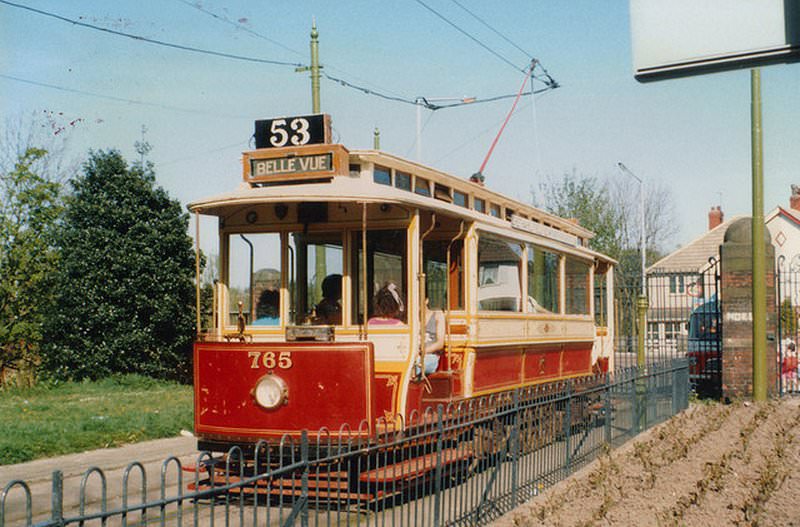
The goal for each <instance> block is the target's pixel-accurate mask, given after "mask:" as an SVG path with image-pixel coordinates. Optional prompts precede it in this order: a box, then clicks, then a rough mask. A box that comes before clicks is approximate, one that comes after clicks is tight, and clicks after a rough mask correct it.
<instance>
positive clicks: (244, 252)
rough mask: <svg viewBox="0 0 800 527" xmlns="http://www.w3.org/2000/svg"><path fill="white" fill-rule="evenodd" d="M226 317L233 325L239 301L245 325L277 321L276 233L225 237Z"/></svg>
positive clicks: (278, 268)
mask: <svg viewBox="0 0 800 527" xmlns="http://www.w3.org/2000/svg"><path fill="white" fill-rule="evenodd" d="M228 251H229V252H228V278H227V280H228V281H227V284H228V320H227V323H228V325H229V326H235V325H236V322H237V319H238V316H239V302H241V303H242V314H243V315H244V318H245V322H246V323H247V324H248V325H256V326H277V325H279V324H280V309H279V306H280V290H281V258H280V254H281V239H280V235H279V234H277V233H242V234H231V235H230V236H229V237H228Z"/></svg>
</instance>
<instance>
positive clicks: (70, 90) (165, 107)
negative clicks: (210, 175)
mask: <svg viewBox="0 0 800 527" xmlns="http://www.w3.org/2000/svg"><path fill="white" fill-rule="evenodd" d="M0 78H3V79H8V80H12V81H15V82H22V83H24V84H30V85H32V86H39V87H41V88H49V89H51V90H58V91H63V92H67V93H76V94H78V95H85V96H88V97H96V98H99V99H106V100H109V101H115V102H123V103H127V104H138V105H140V106H151V107H154V108H160V109H162V110H170V111H174V112H184V113H194V114H204V115H210V116H213V117H224V118H231V119H249V118H250V117H245V116H243V115H224V114H219V113H214V112H208V111H205V110H195V109H192V108H180V107H178V106H169V105H166V104H159V103H154V102H147V101H139V100H135V99H125V98H123V97H115V96H113V95H104V94H101V93H93V92H89V91H84V90H78V89H75V88H67V87H64V86H59V85H57V84H48V83H46V82H38V81H34V80H30V79H23V78H21V77H15V76H13V75H5V74H3V73H0Z"/></svg>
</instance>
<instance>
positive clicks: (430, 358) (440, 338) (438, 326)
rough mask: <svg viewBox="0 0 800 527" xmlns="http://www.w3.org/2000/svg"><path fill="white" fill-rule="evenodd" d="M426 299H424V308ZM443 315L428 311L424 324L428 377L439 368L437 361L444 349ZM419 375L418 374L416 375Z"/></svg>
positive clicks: (426, 303)
mask: <svg viewBox="0 0 800 527" xmlns="http://www.w3.org/2000/svg"><path fill="white" fill-rule="evenodd" d="M427 305H428V299H427V298H426V299H425V306H426V307H427ZM444 333H445V327H444V313H442V312H441V311H440V310H438V309H431V310H429V311H428V320H427V322H425V364H424V368H425V375H430V374H431V373H433V372H435V371H436V370H437V369H438V368H439V360H440V358H441V353H442V350H443V349H444ZM417 375H419V373H417Z"/></svg>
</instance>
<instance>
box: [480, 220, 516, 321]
mask: <svg viewBox="0 0 800 527" xmlns="http://www.w3.org/2000/svg"><path fill="white" fill-rule="evenodd" d="M521 268H522V247H521V246H520V245H519V244H518V243H515V242H512V241H506V240H503V239H501V238H495V237H491V236H487V235H481V236H480V238H479V240H478V309H481V310H487V311H519V310H520V306H521V303H520V296H521V295H520V293H521V291H520V285H521V284H520V269H521Z"/></svg>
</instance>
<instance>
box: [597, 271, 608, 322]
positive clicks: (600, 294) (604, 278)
mask: <svg viewBox="0 0 800 527" xmlns="http://www.w3.org/2000/svg"><path fill="white" fill-rule="evenodd" d="M607 299H608V275H607V274H606V273H598V272H595V275H594V323H595V325H597V326H601V327H604V326H608V309H607V308H606V301H607Z"/></svg>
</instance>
